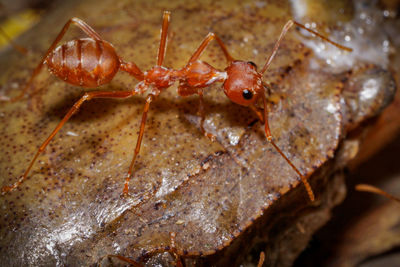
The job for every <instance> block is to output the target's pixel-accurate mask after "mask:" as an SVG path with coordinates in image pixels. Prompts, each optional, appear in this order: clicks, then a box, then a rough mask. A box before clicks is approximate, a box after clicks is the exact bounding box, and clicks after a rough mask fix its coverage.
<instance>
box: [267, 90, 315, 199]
mask: <svg viewBox="0 0 400 267" xmlns="http://www.w3.org/2000/svg"><path fill="white" fill-rule="evenodd" d="M262 99H263V104H264V121H265V123H264V127H265V135H266V137H267V140H268V142H269V143H271V145H272V146H273V147H274V148H275V149H276V151H278V153H279V154H280V155H281V156H282V157H283V158H284V159H285V160H286V162H287V163H288V164H289V165H290V166H291V167H292V169H293V170H294V171H295V172H297V174H298V175H299V176H300V178H301V181H302V182H303V184H304V186H305V188H306V190H307V194H308V197H309V198H310V200H311V201H314V200H315V196H314V193H313V191H312V188H311V185H310V184H309V183H308V181H307V178H306V177H304V176H303V175H302V174H301V172H300V171H299V170H298V169H297V168H296V166H294V164H293V163H292V161H291V160H290V159H289V158H288V157H286V155H285V154H284V153H283V152H282V150H281V149H280V148H279V147H278V146H277V145H276V144H275V141H274V138H273V136H272V134H271V130H270V129H269V123H268V107H267V99H266V97H265V95H264V94H262Z"/></svg>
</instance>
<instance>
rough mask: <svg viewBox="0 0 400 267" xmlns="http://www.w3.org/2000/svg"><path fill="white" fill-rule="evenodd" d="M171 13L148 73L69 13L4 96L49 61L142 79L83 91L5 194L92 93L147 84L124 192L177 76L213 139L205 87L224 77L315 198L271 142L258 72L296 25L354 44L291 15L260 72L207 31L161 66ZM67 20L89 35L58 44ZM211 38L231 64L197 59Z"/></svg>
mask: <svg viewBox="0 0 400 267" xmlns="http://www.w3.org/2000/svg"><path fill="white" fill-rule="evenodd" d="M169 18H170V12H167V11H165V12H164V15H163V24H162V30H161V41H160V46H159V50H158V57H157V65H156V66H154V67H153V68H151V69H150V70H149V71H146V72H142V71H141V70H140V69H139V68H138V67H137V66H136V64H134V63H133V62H132V63H125V62H124V61H123V60H122V59H121V58H120V57H119V56H118V55H117V54H116V52H115V49H114V48H113V46H112V45H111V44H110V43H108V42H107V41H105V40H103V39H102V38H101V37H100V36H99V35H98V34H97V33H96V32H95V31H94V30H93V29H92V28H91V27H90V26H89V25H87V24H86V23H85V22H83V21H82V20H80V19H78V18H72V19H70V20H69V21H68V22H67V23H66V24H65V25H64V27H63V29H62V30H61V32H60V33H59V34H58V36H57V38H56V39H55V40H54V42H53V44H52V45H51V46H50V48H49V49H48V51H47V53H46V54H45V56H44V57H43V59H42V61H41V62H40V63H39V65H38V66H37V67H36V69H35V70H34V72H33V75H32V76H31V78H30V80H29V81H28V84H27V85H26V86H25V88H24V89H23V91H22V92H21V94H20V95H18V96H16V97H14V98H11V99H8V101H11V102H13V101H17V100H19V99H21V98H22V97H23V96H24V95H25V93H26V92H27V91H28V89H29V87H30V85H31V83H32V81H33V79H34V78H35V77H36V76H37V75H38V73H39V71H40V70H41V68H42V67H43V65H44V64H47V65H48V67H49V69H50V72H51V73H53V74H54V75H56V76H57V77H59V78H61V79H63V80H65V81H66V82H68V83H70V84H73V85H79V86H84V87H96V86H100V85H103V84H106V83H109V82H110V81H111V80H112V78H113V77H114V75H115V74H116V72H117V71H118V70H119V69H121V70H123V71H126V72H128V73H129V74H131V75H132V76H134V77H135V78H136V79H138V80H139V81H140V82H139V83H138V84H137V85H136V87H135V89H133V90H132V91H128V92H124V91H111V92H102V91H95V92H89V93H85V94H84V96H83V97H82V98H81V99H80V100H78V101H77V102H76V103H75V104H74V105H73V107H72V108H71V109H70V110H69V111H68V113H67V114H66V115H65V117H64V118H63V119H62V121H61V122H60V123H59V124H58V126H57V127H56V128H55V129H54V130H53V132H52V133H51V134H50V136H49V137H48V138H47V139H46V140H45V141H44V143H43V144H42V145H41V146H40V148H39V149H38V151H37V153H36V155H35V156H34V158H33V159H32V161H31V163H30V165H29V166H28V169H27V170H26V171H25V173H24V174H23V176H22V177H21V178H20V179H19V180H18V181H17V182H16V183H14V184H13V185H11V186H5V187H3V188H2V192H3V193H6V192H9V191H11V190H13V189H15V188H17V187H18V186H19V185H20V184H21V183H22V182H23V181H24V180H25V179H26V178H27V175H28V173H29V171H30V169H31V168H32V166H33V164H34V162H35V161H36V159H37V157H38V156H39V154H40V153H41V152H42V151H43V150H44V149H45V148H46V146H47V145H48V143H49V142H50V141H51V139H52V138H53V137H54V136H55V135H56V134H57V132H58V131H59V130H60V129H61V127H62V126H63V125H64V124H65V123H66V122H67V120H68V119H69V118H70V117H71V116H72V115H73V114H74V113H76V112H77V110H78V109H79V108H80V106H81V105H82V104H83V102H85V101H87V100H91V99H94V98H128V97H131V96H133V95H136V94H143V93H145V91H146V90H147V89H150V93H149V94H148V95H147V97H146V104H145V106H144V111H143V115H142V120H141V124H140V131H139V136H138V139H137V143H136V148H135V152H134V155H133V159H132V161H131V164H130V167H129V170H128V174H127V177H126V178H125V185H124V189H123V193H124V195H127V194H128V185H129V181H130V178H131V177H132V174H133V167H134V163H135V160H136V156H137V155H138V153H139V150H140V145H141V142H142V138H143V134H144V127H145V123H146V118H147V113H148V110H149V107H150V104H151V102H152V101H153V100H154V99H155V98H156V97H157V96H158V95H159V94H160V93H161V91H162V90H164V89H166V88H168V87H170V86H171V85H172V84H173V83H174V82H175V81H179V87H178V94H179V95H180V96H188V95H193V94H198V95H199V98H200V103H199V113H200V116H201V123H200V129H201V131H202V132H203V133H204V135H206V136H208V137H209V138H211V139H214V136H213V135H212V134H209V133H207V132H206V131H205V130H204V127H203V124H204V118H205V114H204V101H203V88H205V87H208V86H210V85H211V84H213V83H215V82H223V88H224V92H225V94H226V95H227V96H228V98H229V99H230V100H231V101H233V102H235V103H237V104H239V105H243V106H249V107H250V108H251V109H252V110H253V111H254V112H255V113H256V114H257V116H258V118H259V119H260V121H262V122H264V123H265V134H266V137H267V140H268V142H270V143H271V144H272V145H273V147H274V148H275V149H276V150H277V151H278V152H279V154H280V155H281V156H282V157H283V158H284V159H285V160H286V161H287V163H288V164H289V165H290V166H291V167H292V168H293V170H295V171H296V173H297V174H298V175H299V176H300V178H301V180H302V182H303V184H304V185H305V187H306V190H307V193H308V195H309V198H310V200H311V201H313V200H314V199H315V197H314V193H313V191H312V189H311V186H310V185H309V183H308V181H307V179H306V177H304V176H303V175H302V174H301V173H300V171H299V170H298V169H297V168H296V167H295V166H294V164H293V163H292V162H291V161H290V160H289V159H288V158H287V157H286V156H285V154H284V153H283V152H282V151H281V149H280V148H279V147H278V146H277V145H276V144H275V142H274V140H273V137H272V135H271V131H270V129H269V124H268V108H267V100H266V96H265V92H264V90H265V89H264V84H263V81H262V75H263V73H264V72H265V71H266V70H267V69H268V67H269V65H270V64H271V61H272V59H273V58H274V56H275V54H276V52H277V50H278V48H279V45H280V43H281V41H282V39H283V37H284V36H285V35H286V33H287V31H288V30H289V29H290V28H291V27H292V26H294V25H296V26H298V27H300V28H303V29H305V30H307V31H309V32H311V33H313V34H315V35H317V36H318V37H320V38H321V39H322V40H325V41H327V42H329V43H331V44H333V45H335V46H337V47H338V48H340V49H343V50H347V51H352V49H351V48H348V47H344V46H342V45H340V44H337V43H335V42H333V41H331V40H329V39H327V38H326V37H324V36H322V35H320V34H319V33H317V32H315V31H312V30H310V29H308V28H306V27H305V26H304V25H302V24H300V23H297V22H295V21H292V20H290V21H288V22H287V23H286V24H285V26H284V28H283V30H282V32H281V34H280V37H279V39H278V41H277V42H276V43H275V46H274V49H273V51H272V53H271V55H270V56H269V57H268V59H267V61H266V63H265V65H264V67H263V68H262V70H261V71H260V72H258V71H257V66H256V65H255V64H254V63H253V62H250V61H248V62H247V61H240V60H234V59H233V58H232V57H231V56H230V54H229V53H228V51H227V49H226V47H225V45H224V44H223V42H222V41H221V39H220V38H219V37H218V36H216V35H215V34H214V33H209V34H208V35H207V36H206V38H205V39H204V40H203V42H202V43H201V44H200V46H199V48H198V49H197V50H196V52H195V53H194V54H193V55H192V57H191V58H190V60H189V62H188V63H187V65H186V66H185V67H183V68H182V69H180V70H174V69H170V68H166V67H164V66H162V63H163V60H164V55H165V47H166V43H167V31H168V25H169ZM71 23H73V24H75V25H77V26H78V27H79V28H80V29H82V30H83V31H84V32H85V33H86V34H87V35H88V36H89V37H90V38H83V39H77V40H72V41H70V42H68V43H66V44H63V45H61V46H59V47H57V48H56V45H57V43H58V42H59V41H60V40H61V38H62V37H63V36H64V34H65V32H66V31H67V29H68V27H69V26H70V24H71ZM214 39H215V40H216V41H217V43H218V44H219V46H220V48H221V49H222V51H223V53H224V55H225V57H226V59H227V60H228V63H229V65H228V67H227V68H226V69H225V70H224V71H219V70H217V69H215V68H214V67H212V66H211V65H210V64H208V63H206V62H203V61H200V60H199V57H200V55H201V54H202V52H203V51H204V50H205V48H206V47H207V46H208V44H209V43H210V42H211V41H212V40H214ZM83 59H84V60H83ZM260 98H261V99H262V101H263V106H264V112H263V113H261V112H260V111H259V110H258V109H257V107H256V106H255V104H256V103H257V101H258V100H259V99H260Z"/></svg>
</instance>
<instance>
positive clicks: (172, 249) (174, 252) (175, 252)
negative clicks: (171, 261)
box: [140, 232, 185, 267]
mask: <svg viewBox="0 0 400 267" xmlns="http://www.w3.org/2000/svg"><path fill="white" fill-rule="evenodd" d="M169 238H170V246H167V247H161V248H155V249H153V250H152V251H150V252H148V253H146V255H143V256H142V257H141V260H140V262H143V261H144V260H146V259H147V258H148V257H151V255H154V254H157V253H163V252H168V253H169V254H170V255H171V256H172V257H174V258H175V266H176V267H184V266H185V265H184V262H183V261H182V256H181V255H182V254H183V253H182V252H180V251H179V249H178V248H177V247H176V243H175V238H176V233H175V232H170V233H169Z"/></svg>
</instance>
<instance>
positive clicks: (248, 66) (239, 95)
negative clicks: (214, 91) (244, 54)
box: [223, 60, 264, 106]
mask: <svg viewBox="0 0 400 267" xmlns="http://www.w3.org/2000/svg"><path fill="white" fill-rule="evenodd" d="M225 71H226V73H227V78H226V80H225V82H224V85H223V87H224V92H225V94H226V96H227V97H228V98H229V99H230V100H231V101H233V102H235V103H236V104H239V105H242V106H249V105H252V104H254V103H255V102H256V101H257V99H258V98H259V97H260V95H261V94H263V92H264V87H263V83H262V75H261V73H259V72H257V66H256V64H254V63H253V62H251V61H249V62H247V61H239V60H235V61H233V62H231V64H229V66H228V67H227V68H226V69H225Z"/></svg>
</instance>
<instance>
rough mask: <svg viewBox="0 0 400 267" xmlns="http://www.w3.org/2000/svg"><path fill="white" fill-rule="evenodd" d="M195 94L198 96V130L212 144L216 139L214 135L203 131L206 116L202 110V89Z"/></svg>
mask: <svg viewBox="0 0 400 267" xmlns="http://www.w3.org/2000/svg"><path fill="white" fill-rule="evenodd" d="M197 94H198V95H199V115H200V130H201V132H202V133H203V134H204V136H207V137H208V138H210V140H211V141H212V142H214V141H215V139H216V137H215V135H213V134H211V133H208V132H207V131H206V130H205V129H204V121H205V119H206V114H205V109H204V99H203V89H199V90H198V92H197Z"/></svg>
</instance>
